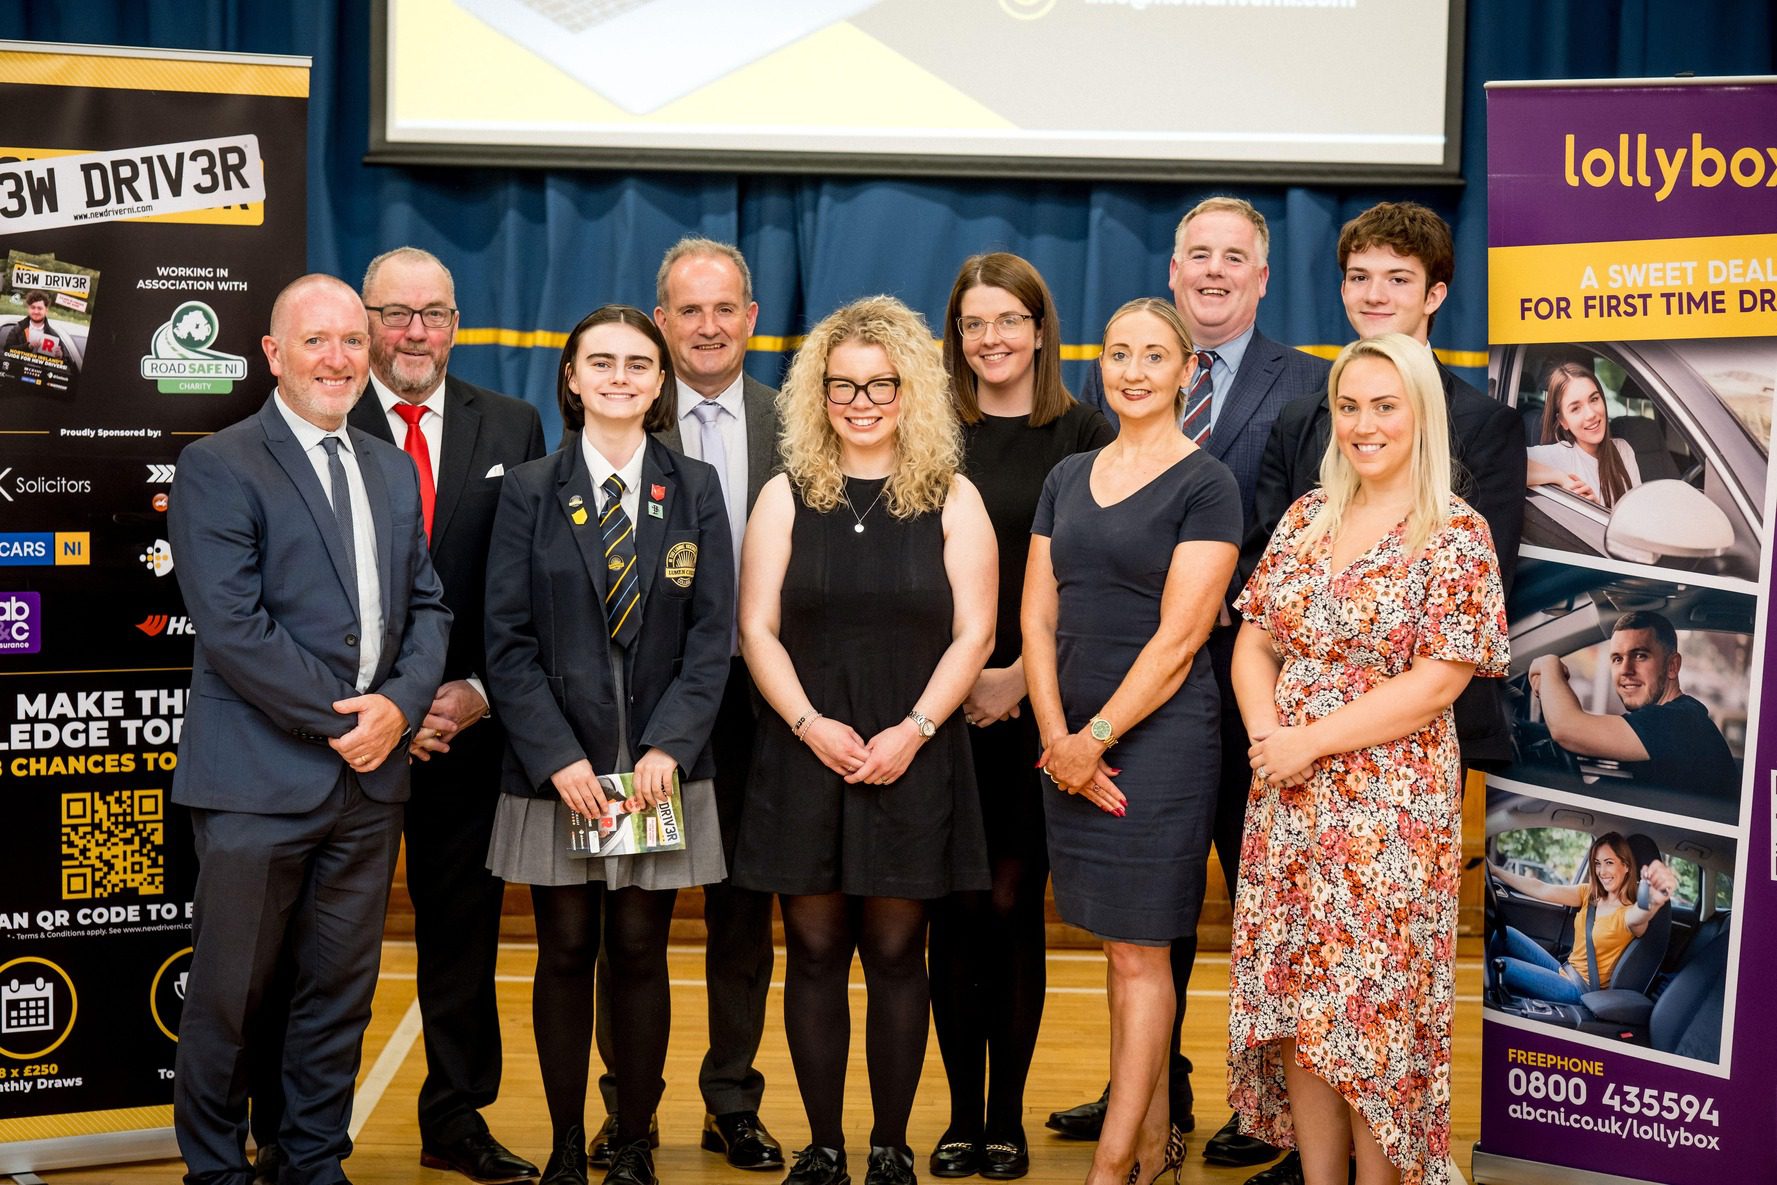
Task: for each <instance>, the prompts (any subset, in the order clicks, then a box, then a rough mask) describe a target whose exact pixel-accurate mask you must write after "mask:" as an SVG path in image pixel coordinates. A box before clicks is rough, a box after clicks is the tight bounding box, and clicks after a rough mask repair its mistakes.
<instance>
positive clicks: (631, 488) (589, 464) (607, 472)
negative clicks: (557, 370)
mask: <svg viewBox="0 0 1777 1185" xmlns="http://www.w3.org/2000/svg"><path fill="white" fill-rule="evenodd" d="M647 451H648V442H647V439H646V438H645V437H644V438H643V440H642V443H640V444H638V445H636V451H635V452H634V453H632V454H631V455H630V458H629V460H627V461H625V462H624V463H623V467H622V468H621V469H620V468H618V467H617V466H615V465H613V464H611V462H609V461H607V460H605V454H603V453H601V452H599V451H598V450H597V449H595V448H593V447H592V441H590V440H588V439H587V437H586V434H585V433H584V432H582V433H581V434H580V453H581V455H582V456H584V457H585V458H586V470H587V472H589V473H591V474H592V488H593V489H594V490H596V491H598V508H597V514H596V516H595V517H601V518H602V517H603V516H604V513H605V505H606V502H605V491H604V490H603V489H602V488H601V487H602V486H603V485H604V484H605V479H606V478H608V477H610V476H611V474H613V473H615V474H616V475H617V476H618V477H619V478H620V479H621V480H622V482H623V497H622V498H621V499H620V501H621V502H622V505H623V513H625V514H627V515H629V525H630V529H631V530H635V529H637V528H638V527H639V526H640V524H639V523H638V521H637V519H636V514H637V513H638V512H639V511H640V510H641V509H642V490H641V486H642V454H643V453H645V452H647ZM636 577H637V579H646V576H645V574H643V573H641V572H638V573H636Z"/></svg>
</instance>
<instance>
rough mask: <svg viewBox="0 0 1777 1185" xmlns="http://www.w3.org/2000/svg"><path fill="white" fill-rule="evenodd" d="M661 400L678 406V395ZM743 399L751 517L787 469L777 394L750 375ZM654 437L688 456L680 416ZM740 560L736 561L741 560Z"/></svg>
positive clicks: (673, 393) (745, 378)
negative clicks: (780, 443)
mask: <svg viewBox="0 0 1777 1185" xmlns="http://www.w3.org/2000/svg"><path fill="white" fill-rule="evenodd" d="M661 398H662V399H671V400H672V401H673V406H674V407H677V406H678V400H679V394H678V392H677V391H668V392H663V393H662V394H661ZM740 398H741V404H742V406H744V407H745V408H746V410H747V511H748V513H751V512H752V509H753V503H754V502H756V501H757V500H758V498H759V491H760V490H762V489H764V488H765V483H766V481H767V480H769V479H770V477H771V475H772V474H774V473H776V472H777V471H778V470H779V469H781V468H783V465H782V463H781V462H780V460H779V459H778V446H777V434H778V422H777V390H776V388H774V387H767V386H766V385H765V384H764V383H762V382H760V381H758V380H757V379H755V378H754V377H753V376H752V375H750V374H748V375H742V376H741V380H740ZM654 435H655V438H656V439H657V440H659V441H660V443H662V444H664V445H666V447H667V448H670V449H672V450H673V451H674V452H675V453H681V454H684V453H685V442H684V440H683V439H682V438H681V437H680V435H679V418H678V416H676V415H675V416H674V417H673V422H672V426H671V427H670V428H666V429H664V430H662V431H660V432H656V433H655V434H654ZM685 455H689V454H685ZM738 558H739V557H736V559H737V560H738Z"/></svg>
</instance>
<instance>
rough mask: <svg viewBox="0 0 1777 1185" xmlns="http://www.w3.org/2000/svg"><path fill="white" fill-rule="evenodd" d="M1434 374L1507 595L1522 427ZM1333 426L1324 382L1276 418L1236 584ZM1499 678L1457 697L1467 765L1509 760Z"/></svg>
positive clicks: (1462, 483) (1461, 385)
mask: <svg viewBox="0 0 1777 1185" xmlns="http://www.w3.org/2000/svg"><path fill="white" fill-rule="evenodd" d="M1438 377H1439V379H1441V380H1442V382H1443V385H1444V398H1445V400H1446V401H1447V407H1448V410H1449V418H1450V459H1451V471H1452V472H1451V484H1452V485H1453V486H1454V487H1455V492H1456V494H1457V495H1458V496H1459V497H1461V498H1462V499H1463V500H1464V501H1466V502H1467V503H1468V504H1469V505H1470V506H1472V507H1474V508H1475V510H1476V511H1477V512H1478V513H1479V514H1480V515H1481V517H1482V518H1484V519H1486V520H1487V529H1488V530H1489V531H1490V532H1491V533H1492V535H1493V547H1494V550H1495V551H1496V552H1497V553H1498V555H1499V579H1500V583H1501V584H1502V585H1503V586H1504V587H1505V591H1506V592H1507V594H1510V593H1511V591H1512V576H1513V574H1514V573H1515V572H1516V571H1517V567H1518V540H1519V537H1520V536H1521V535H1522V534H1523V530H1524V470H1525V464H1526V462H1525V455H1524V428H1523V425H1522V424H1521V423H1520V422H1519V420H1518V417H1517V414H1516V413H1515V412H1513V410H1512V409H1511V408H1510V407H1508V406H1506V405H1505V404H1504V403H1501V402H1499V401H1498V400H1494V399H1489V398H1487V396H1485V395H1483V394H1481V392H1479V391H1477V390H1476V389H1475V388H1474V387H1473V386H1471V385H1469V384H1468V383H1465V382H1463V381H1462V380H1461V379H1459V378H1457V377H1456V375H1455V374H1453V373H1451V371H1450V370H1449V369H1448V368H1446V367H1445V366H1444V365H1443V364H1442V363H1439V364H1438ZM1332 431H1333V413H1332V410H1331V408H1329V407H1328V405H1327V390H1326V384H1325V383H1324V382H1323V383H1322V384H1321V388H1320V390H1319V391H1317V392H1315V393H1313V394H1311V395H1305V396H1303V397H1302V398H1301V399H1298V400H1296V401H1295V402H1293V403H1291V404H1290V405H1289V406H1288V407H1286V408H1284V410H1283V412H1282V413H1281V414H1280V415H1279V416H1278V417H1277V423H1276V424H1275V425H1273V426H1272V429H1271V437H1270V439H1269V440H1268V441H1267V442H1266V445H1265V456H1264V461H1263V464H1262V466H1261V468H1260V472H1259V482H1258V488H1257V491H1256V493H1257V509H1256V512H1255V517H1254V519H1253V520H1252V521H1251V523H1250V525H1249V526H1248V529H1247V536H1246V542H1245V544H1244V545H1243V546H1242V548H1241V553H1240V571H1239V581H1240V583H1242V584H1244V583H1245V582H1246V580H1247V578H1248V577H1250V576H1251V575H1252V572H1253V569H1254V568H1256V567H1258V564H1259V558H1260V557H1261V556H1263V555H1264V554H1265V546H1266V544H1268V543H1270V542H1271V532H1273V531H1275V530H1276V529H1277V524H1278V523H1279V522H1280V521H1281V520H1282V519H1283V515H1284V512H1285V511H1286V510H1288V509H1289V508H1290V504H1291V503H1292V502H1294V501H1295V500H1296V499H1297V498H1300V497H1301V496H1302V495H1303V494H1306V493H1307V492H1308V491H1309V490H1311V489H1313V488H1314V487H1315V486H1317V485H1319V484H1320V461H1321V457H1322V456H1323V455H1324V454H1325V453H1326V451H1327V441H1328V439H1329V438H1330V437H1331V436H1332ZM1501 683H1502V681H1501V680H1499V679H1471V680H1469V685H1468V687H1467V688H1466V689H1464V691H1463V693H1462V694H1461V695H1460V696H1458V697H1457V700H1456V705H1455V707H1456V733H1457V738H1458V740H1459V741H1460V742H1461V745H1462V759H1463V761H1464V762H1465V763H1466V764H1468V765H1472V766H1490V765H1494V764H1504V763H1507V762H1510V761H1511V760H1512V758H1513V750H1512V741H1511V731H1510V728H1509V726H1508V725H1507V723H1506V720H1505V713H1504V708H1503V699H1502V697H1503V692H1502V690H1501V686H1500V685H1501Z"/></svg>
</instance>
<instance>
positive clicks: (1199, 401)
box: [1178, 350, 1216, 448]
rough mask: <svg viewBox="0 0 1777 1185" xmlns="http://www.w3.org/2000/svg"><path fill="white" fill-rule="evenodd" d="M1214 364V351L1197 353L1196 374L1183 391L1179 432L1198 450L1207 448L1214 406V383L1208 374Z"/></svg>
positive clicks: (1199, 351)
mask: <svg viewBox="0 0 1777 1185" xmlns="http://www.w3.org/2000/svg"><path fill="white" fill-rule="evenodd" d="M1215 362H1216V355H1215V351H1214V350H1198V351H1197V374H1196V376H1195V377H1194V378H1193V379H1192V380H1191V386H1190V387H1189V388H1188V389H1187V390H1186V391H1185V414H1184V416H1183V418H1181V419H1180V420H1179V422H1178V426H1179V431H1181V432H1183V433H1184V434H1185V435H1186V436H1189V437H1190V438H1191V439H1192V440H1193V441H1195V442H1196V444H1197V446H1198V447H1199V448H1208V447H1209V430H1210V420H1209V416H1210V409H1211V408H1212V407H1214V405H1215V401H1214V396H1215V383H1214V381H1213V380H1211V378H1210V377H1209V372H1210V368H1211V367H1213V366H1214V365H1215Z"/></svg>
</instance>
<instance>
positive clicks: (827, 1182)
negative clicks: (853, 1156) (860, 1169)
mask: <svg viewBox="0 0 1777 1185" xmlns="http://www.w3.org/2000/svg"><path fill="white" fill-rule="evenodd" d="M784 1185H851V1174H850V1173H848V1172H846V1171H845V1153H843V1152H836V1151H834V1150H833V1149H832V1148H823V1147H821V1146H820V1145H819V1144H810V1145H809V1146H808V1147H806V1148H804V1149H803V1150H802V1151H800V1152H798V1153H796V1163H795V1164H794V1165H792V1166H791V1168H790V1175H789V1176H787V1177H785V1178H784Z"/></svg>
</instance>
